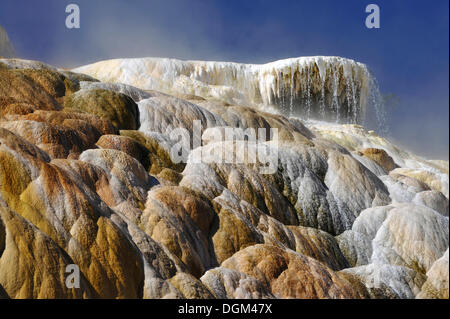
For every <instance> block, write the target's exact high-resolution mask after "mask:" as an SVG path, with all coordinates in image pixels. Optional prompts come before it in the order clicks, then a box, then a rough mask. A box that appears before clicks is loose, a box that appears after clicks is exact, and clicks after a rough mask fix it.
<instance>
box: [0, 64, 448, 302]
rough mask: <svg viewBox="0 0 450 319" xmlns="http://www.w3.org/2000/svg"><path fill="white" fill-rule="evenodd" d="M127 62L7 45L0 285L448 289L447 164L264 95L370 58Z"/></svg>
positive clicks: (244, 293) (138, 291) (81, 294)
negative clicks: (23, 56)
mask: <svg viewBox="0 0 450 319" xmlns="http://www.w3.org/2000/svg"><path fill="white" fill-rule="evenodd" d="M126 62H127V61H121V62H120V63H119V62H118V61H112V62H108V63H100V64H95V65H93V66H88V67H82V68H79V69H77V71H86V72H87V73H88V74H90V75H91V76H92V75H93V76H96V77H99V78H100V79H101V80H105V81H106V80H107V81H108V82H99V81H98V80H96V79H94V78H92V77H91V76H89V75H85V74H80V73H76V72H72V71H67V70H60V69H58V68H55V67H52V66H49V65H46V64H44V63H41V62H36V61H26V60H19V59H0V298H195V299H207V298H224V299H233V298H255V299H259V298H448V291H449V287H448V275H449V271H448V247H449V220H448V207H449V203H448V201H449V199H448V162H444V161H430V160H425V159H423V158H420V157H418V156H416V155H414V154H411V153H409V152H407V151H404V150H402V149H400V148H398V147H397V146H395V145H394V144H392V143H391V142H390V141H389V140H388V139H385V138H382V137H380V136H378V135H377V134H376V133H375V132H373V131H366V130H365V129H364V127H362V126H360V125H356V124H343V125H341V124H336V123H326V122H318V121H312V120H304V119H303V118H302V117H287V116H284V115H282V114H280V112H275V113H273V112H269V111H270V110H271V109H270V108H269V107H267V108H263V109H262V107H261V104H262V103H263V102H264V101H266V100H267V101H269V100H270V103H269V104H271V105H272V107H273V106H282V107H280V109H279V110H282V109H283V108H284V107H286V105H287V106H289V103H288V102H286V101H285V104H283V103H281V102H280V101H281V100H282V99H283V97H284V98H289V97H290V95H289V94H290V93H287V92H286V91H285V88H284V89H283V87H281V86H280V85H281V82H280V76H282V77H283V79H284V80H285V81H288V82H289V81H291V80H289V79H290V77H289V76H293V78H291V79H292V83H294V84H295V85H294V87H293V88H294V90H293V92H292V98H293V102H295V103H297V102H299V101H303V102H305V101H304V100H302V99H304V94H305V85H306V86H307V84H308V83H310V84H311V85H312V86H314V87H313V88H311V94H312V100H311V101H310V102H311V103H312V104H311V105H310V106H311V110H312V111H314V112H316V111H320V109H321V108H320V103H319V102H320V99H318V95H319V96H320V94H321V93H320V91H321V89H322V87H323V86H322V85H325V87H327V90H326V92H325V98H326V99H325V102H326V103H331V104H332V103H333V101H327V99H331V100H332V96H333V92H332V91H333V90H334V89H339V90H338V93H337V94H338V95H337V98H339V99H341V101H340V102H341V104H340V105H341V106H343V107H344V109H343V110H341V111H342V112H344V113H345V114H348V111H349V110H351V108H349V107H350V106H351V105H353V106H356V104H349V102H348V101H346V100H345V98H344V97H343V95H342V94H344V95H345V93H346V92H345V90H346V87H345V85H344V82H346V80H352V81H354V82H355V83H356V85H357V87H358V90H360V93H358V96H359V97H360V98H362V99H363V98H364V97H363V96H361V94H363V93H364V90H365V89H366V88H367V85H368V83H366V82H365V81H368V78H366V77H365V76H367V74H366V73H365V67H364V66H363V65H361V64H358V63H356V62H354V61H349V60H345V59H340V58H311V59H293V60H286V61H284V62H279V63H274V64H269V65H264V66H251V65H239V64H226V63H225V64H220V63H216V64H214V63H212V64H211V63H200V62H198V63H193V62H186V63H181V64H180V63H178V62H177V61H166V62H164V61H163V62H164V63H163V62H161V61H160V60H146V61H144V62H145V63H144V65H145V66H146V67H145V68H143V67H142V64H139V63H138V65H137V66H136V67H137V68H138V70H140V71H142V72H141V73H136V74H135V73H133V72H130V70H131V69H132V68H131V66H132V65H130V64H128V63H126ZM138 62H140V63H141V62H142V61H138ZM142 63H143V62H142ZM164 65H166V66H167V65H169V66H170V67H171V68H172V67H173V68H172V69H167V70H165V71H164V70H163V69H161V66H164ZM106 66H107V68H106ZM120 66H123V67H124V68H125V69H123V70H122V69H121V68H119V67H120ZM291 67H292V68H291ZM221 68H222V69H221ZM149 70H150V71H152V70H153V71H152V72H151V73H149V74H147V73H146V72H150V71H149ZM230 70H231V71H233V72H235V73H232V72H231V71H230ZM249 70H250V71H251V70H253V71H254V72H256V73H255V74H256V75H255V74H253V75H252V76H253V77H250V78H247V80H248V83H250V84H251V85H252V87H249V88H247V91H245V89H246V88H245V87H244V84H245V83H246V82H245V81H244V80H245V79H246V78H245V76H249V74H251V72H250V71H249ZM163 71H164V72H163ZM169 71H170V72H175V71H176V72H178V73H176V74H177V75H176V77H164V75H168V73H167V72H169ZM288 71H289V72H288ZM121 72H122V73H121ZM170 72H169V73H170ZM230 72H231V73H230ZM249 72H250V73H249ZM120 74H122V75H121V76H120ZM233 74H234V75H233ZM172 75H173V74H172ZM271 75H272V77H270V76H271ZM335 75H338V76H339V81H342V83H341V82H339V83H341V84H342V85H341V86H342V87H339V88H333V85H332V83H331V82H330V77H331V76H335ZM233 76H234V77H233ZM309 76H311V79H310V80H308V77H309ZM255 78H257V79H258V78H259V79H261V80H264V81H262V82H258V84H256V82H254V80H255ZM172 80H174V81H175V82H171V81H172ZM322 80H324V82H325V84H324V83H322V82H321V81H322ZM115 81H123V82H126V83H120V82H115ZM152 81H153V82H152ZM305 81H306V82H305ZM132 84H135V85H138V86H140V88H137V87H134V86H132ZM144 84H145V85H144ZM284 84H286V83H284ZM183 85H184V86H183ZM155 89H159V90H163V91H164V93H162V92H159V91H155ZM243 92H244V93H245V92H246V93H245V94H244V93H243ZM255 92H259V94H260V96H259V97H258V95H257V94H256V93H255ZM330 92H331V93H330ZM361 92H362V93H361ZM261 93H264V94H263V95H261ZM350 93H351V92H350ZM169 94H173V95H169ZM254 94H256V95H254ZM330 94H331V97H330ZM302 96H303V97H302ZM267 101H266V102H267ZM314 101H315V102H314ZM360 102H361V101H360ZM286 103H287V104H286ZM314 103H316V104H314ZM361 103H362V102H361ZM266 106H269V105H266ZM358 107H360V108H358V110H359V111H360V112H359V113H358V114H356V116H360V115H361V114H362V113H363V111H364V110H363V108H364V107H363V105H362V104H358ZM315 108H316V109H315ZM317 108H318V109H317ZM279 110H278V111H279ZM346 112H347V113H346ZM281 113H282V112H281ZM344 113H342V114H344ZM288 114H291V113H288ZM342 114H341V115H342ZM335 115H337V114H334V113H333V116H335ZM348 120H349V121H350V122H357V121H355V119H354V118H350V119H348ZM195 121H197V122H195ZM260 128H264V129H265V131H264V132H262V134H261V135H260V136H258V138H259V139H252V138H251V133H252V132H255V133H259V132H258V129H260ZM230 129H233V130H232V131H231V132H232V137H233V140H223V139H220V138H219V139H217V137H223V136H224V135H226V134H227V132H230V131H229V130H230ZM271 129H272V131H271ZM275 129H276V131H275ZM174 130H175V131H174ZM174 133H175V134H174ZM179 133H184V134H187V135H180V134H179ZM180 136H181V137H183V136H184V137H187V138H188V143H187V144H186V143H185V144H182V143H181V141H182V138H181V139H180ZM198 140H200V141H201V142H203V143H199V141H198ZM241 147H244V149H246V152H243V153H242V152H239V151H238V150H240V149H241ZM174 150H175V151H174ZM253 152H255V153H253ZM259 152H262V153H261V154H263V155H264V156H257V157H256V158H252V156H251V154H256V153H257V154H258V155H260V153H259ZM230 158H231V161H228V160H227V159H230ZM72 264H75V265H77V266H78V267H79V270H80V281H79V283H80V287H79V288H69V286H67V285H66V279H67V276H68V275H69V274H68V273H67V272H66V268H67V266H68V265H72Z"/></svg>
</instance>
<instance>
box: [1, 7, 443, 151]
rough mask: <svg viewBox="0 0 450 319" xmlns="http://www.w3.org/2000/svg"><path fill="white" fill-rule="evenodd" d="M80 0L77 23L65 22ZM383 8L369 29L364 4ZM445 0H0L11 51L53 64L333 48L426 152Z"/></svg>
mask: <svg viewBox="0 0 450 319" xmlns="http://www.w3.org/2000/svg"><path fill="white" fill-rule="evenodd" d="M69 3H77V4H78V5H79V6H80V9H81V29H79V30H68V29H66V28H65V24H64V21H65V19H66V13H65V7H66V6H67V5H68V4H69ZM369 3H376V4H378V5H379V7H380V8H381V28H380V29H377V30H375V29H371V30H369V29H367V28H365V25H364V20H365V17H366V15H367V14H366V13H365V10H364V9H365V7H366V5H368V4H369ZM448 12H449V1H448V0H434V1H425V0H420V1H419V0H369V1H364V0H345V1H344V0H342V1H337V0H314V1H301V0H296V1H294V0H293V1H288V0H277V1H266V0H247V1H242V0H241V1H238V0H222V1H218V0H217V1H215V0H208V1H206V0H203V1H200V0H185V1H181V0H173V1H171V0H165V1H156V0H147V1H143V0H133V1H125V0H123V1H119V0H78V1H66V0H41V1H29V0H2V4H1V6H0V25H2V26H3V27H4V28H5V29H6V30H7V32H8V34H9V37H10V39H11V41H12V43H13V45H14V47H15V49H16V52H17V54H18V55H19V56H20V57H23V58H29V59H36V60H41V61H45V62H48V63H50V64H54V65H58V66H65V67H71V66H77V65H82V64H87V63H90V62H94V61H98V60H103V59H108V58H117V57H143V56H161V57H162V56H163V57H174V58H181V59H198V60H226V61H237V62H252V63H262V62H268V61H272V60H276V59H281V58H287V57H297V56H308V55H338V56H344V57H348V58H353V59H355V60H357V61H360V62H363V63H366V64H367V65H368V66H369V67H370V69H371V71H372V73H373V74H374V75H375V76H376V77H377V79H378V81H379V83H380V87H381V90H382V91H383V92H384V93H394V94H396V95H397V96H398V97H399V98H400V101H401V103H400V105H399V106H398V107H396V108H395V109H394V110H390V111H389V112H390V113H389V122H390V127H391V134H392V138H393V139H395V140H396V141H397V142H398V143H400V144H401V145H404V146H406V147H407V148H409V149H411V150H413V151H415V152H417V153H419V154H422V155H424V156H427V157H433V158H442V159H448V152H449V139H448V134H449V93H448V92H449V91H448V85H449V73H448V72H449V42H448V41H449V40H448V39H449V13H448Z"/></svg>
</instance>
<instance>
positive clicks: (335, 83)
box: [332, 68, 340, 123]
mask: <svg viewBox="0 0 450 319" xmlns="http://www.w3.org/2000/svg"><path fill="white" fill-rule="evenodd" d="M338 86H339V70H336V69H334V68H333V104H332V109H333V111H334V112H336V122H337V123H339V120H340V116H339V112H340V107H339V96H338Z"/></svg>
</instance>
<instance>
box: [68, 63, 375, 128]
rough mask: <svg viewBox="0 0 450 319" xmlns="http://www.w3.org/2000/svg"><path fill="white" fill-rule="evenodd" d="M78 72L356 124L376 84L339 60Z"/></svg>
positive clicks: (100, 66)
mask: <svg viewBox="0 0 450 319" xmlns="http://www.w3.org/2000/svg"><path fill="white" fill-rule="evenodd" d="M105 70H108V71H106V72H105ZM74 71H76V72H80V73H85V74H89V75H91V76H93V77H95V78H98V79H99V80H101V81H103V82H108V83H109V82H118V83H124V84H128V85H133V86H135V87H139V88H141V89H144V90H157V91H162V92H165V93H169V94H173V95H178V96H179V95H182V96H186V95H195V96H199V97H202V98H205V99H208V100H217V101H222V102H225V103H228V104H231V105H246V106H253V107H260V108H263V107H266V108H267V107H270V108H272V109H273V110H278V111H282V112H284V113H289V114H290V115H304V116H308V117H315V118H319V119H324V118H333V119H335V118H336V119H338V120H342V121H344V122H345V121H350V122H353V123H359V122H360V121H361V120H362V119H363V118H364V115H365V111H366V105H367V104H368V102H369V101H368V99H370V98H371V96H370V90H371V86H372V85H374V83H373V81H372V78H371V76H370V74H369V71H368V70H367V68H366V66H365V65H364V64H361V63H358V62H355V61H353V60H349V59H343V58H340V57H304V58H295V59H287V60H280V61H276V62H272V63H267V64H263V65H257V64H242V63H231V62H202V61H181V60H176V59H161V58H146V59H117V60H109V61H102V62H98V63H94V64H91V65H87V66H83V67H80V68H77V69H75V70H74Z"/></svg>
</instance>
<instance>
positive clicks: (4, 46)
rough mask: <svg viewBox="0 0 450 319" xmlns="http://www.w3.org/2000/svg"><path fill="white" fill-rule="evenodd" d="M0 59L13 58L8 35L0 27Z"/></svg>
mask: <svg viewBox="0 0 450 319" xmlns="http://www.w3.org/2000/svg"><path fill="white" fill-rule="evenodd" d="M0 57H4V58H12V57H14V49H13V46H12V44H11V42H10V41H9V37H8V34H7V33H6V31H5V29H3V27H2V26H1V25H0Z"/></svg>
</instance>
